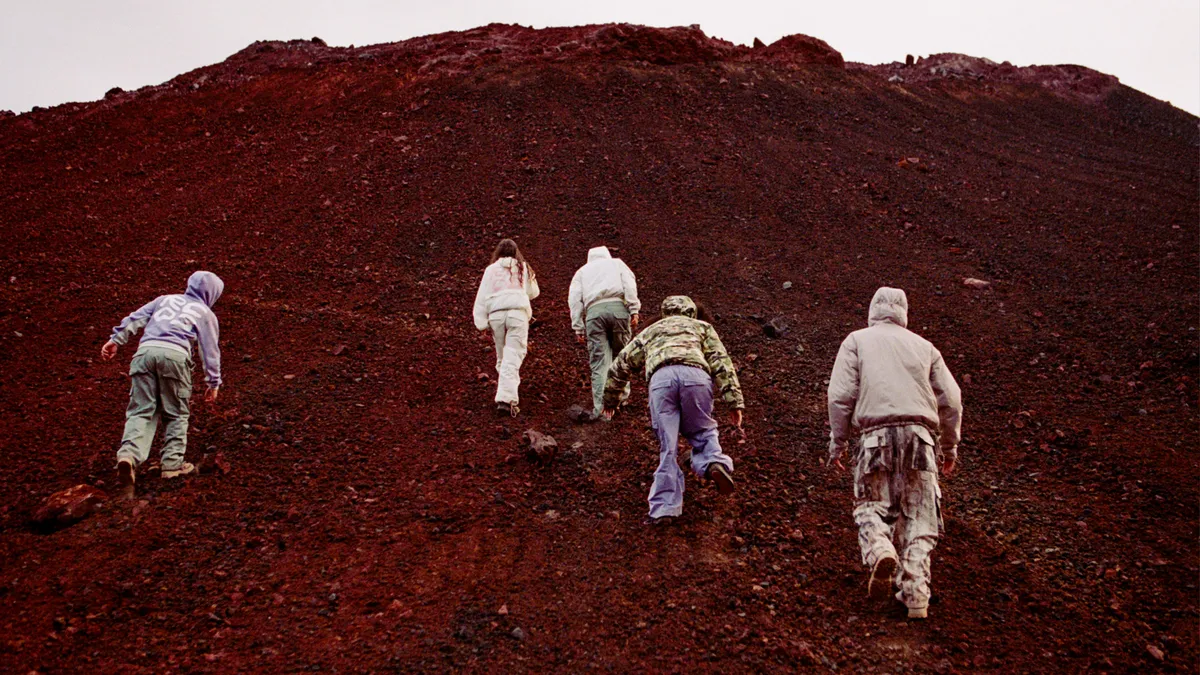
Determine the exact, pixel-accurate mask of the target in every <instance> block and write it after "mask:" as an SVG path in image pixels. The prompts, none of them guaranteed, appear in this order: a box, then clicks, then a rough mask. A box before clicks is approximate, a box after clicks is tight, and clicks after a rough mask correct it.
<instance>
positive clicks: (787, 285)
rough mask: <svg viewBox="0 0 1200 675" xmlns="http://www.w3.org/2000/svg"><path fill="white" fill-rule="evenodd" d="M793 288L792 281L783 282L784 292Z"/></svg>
mask: <svg viewBox="0 0 1200 675" xmlns="http://www.w3.org/2000/svg"><path fill="white" fill-rule="evenodd" d="M791 287H792V282H790V281H785V282H783V290H785V291H786V290H788V289H790V288H791Z"/></svg>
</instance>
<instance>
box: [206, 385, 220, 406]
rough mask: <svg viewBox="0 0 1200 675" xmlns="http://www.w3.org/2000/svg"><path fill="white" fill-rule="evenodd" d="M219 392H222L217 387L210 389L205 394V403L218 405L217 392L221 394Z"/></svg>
mask: <svg viewBox="0 0 1200 675" xmlns="http://www.w3.org/2000/svg"><path fill="white" fill-rule="evenodd" d="M219 391H220V389H218V388H216V387H209V388H208V391H206V392H204V402H205V403H216V402H217V392H219Z"/></svg>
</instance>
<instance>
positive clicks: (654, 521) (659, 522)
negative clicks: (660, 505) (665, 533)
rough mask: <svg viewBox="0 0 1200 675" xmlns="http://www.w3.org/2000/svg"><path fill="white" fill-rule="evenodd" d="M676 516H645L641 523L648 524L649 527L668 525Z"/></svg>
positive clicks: (670, 524) (673, 522)
mask: <svg viewBox="0 0 1200 675" xmlns="http://www.w3.org/2000/svg"><path fill="white" fill-rule="evenodd" d="M676 517H677V516H659V517H657V518H650V517H648V516H647V518H646V519H645V520H643V521H642V524H643V525H649V526H650V527H670V526H672V525H674V524H675V518H676Z"/></svg>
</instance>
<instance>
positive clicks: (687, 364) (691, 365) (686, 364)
mask: <svg viewBox="0 0 1200 675" xmlns="http://www.w3.org/2000/svg"><path fill="white" fill-rule="evenodd" d="M669 366H684V367H686V368H695V369H696V370H698V371H700V372H702V373H704V374H705V375H708V374H709V373H708V371H707V370H705V369H704V368H701V367H700V366H698V365H696V364H694V363H691V362H690V361H666V362H664V363H660V364H658V365H657V366H655V367H654V370H652V371H650V374H649V375H648V376H647V377H646V381H647V382H649V381H650V380H652V379H654V376H655V375H657V374H658V371H660V370H662V369H663V368H667V367H669Z"/></svg>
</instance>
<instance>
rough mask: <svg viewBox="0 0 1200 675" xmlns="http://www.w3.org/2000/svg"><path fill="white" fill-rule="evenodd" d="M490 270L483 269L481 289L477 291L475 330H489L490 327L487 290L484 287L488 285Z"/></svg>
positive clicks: (480, 282)
mask: <svg viewBox="0 0 1200 675" xmlns="http://www.w3.org/2000/svg"><path fill="white" fill-rule="evenodd" d="M487 278H488V271H487V270H484V271H483V278H482V279H480V280H479V290H478V291H477V292H476V293H475V330H487V327H488V311H487V292H486V291H484V289H485V288H486V287H487Z"/></svg>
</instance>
